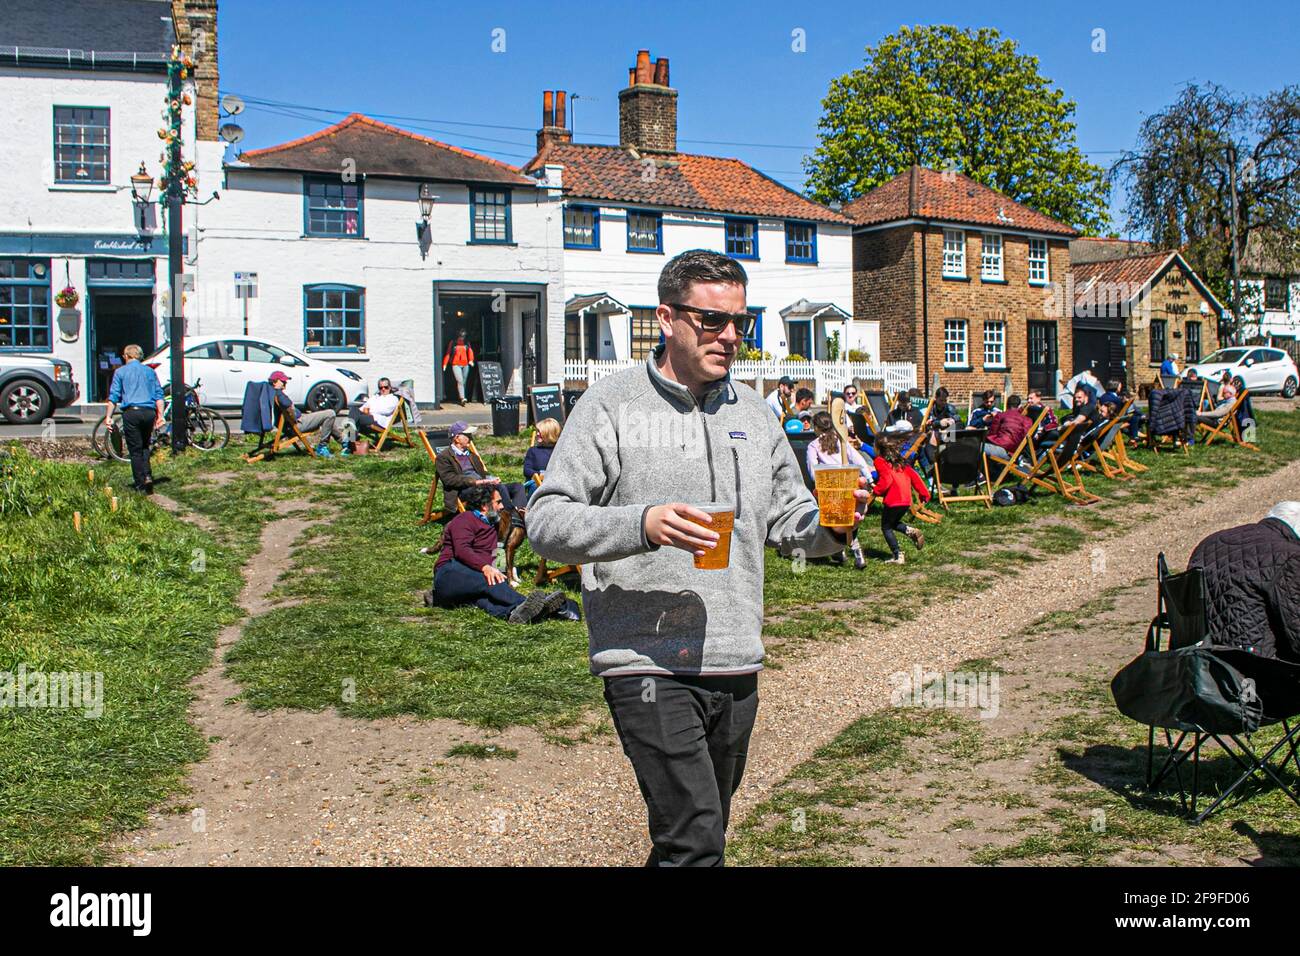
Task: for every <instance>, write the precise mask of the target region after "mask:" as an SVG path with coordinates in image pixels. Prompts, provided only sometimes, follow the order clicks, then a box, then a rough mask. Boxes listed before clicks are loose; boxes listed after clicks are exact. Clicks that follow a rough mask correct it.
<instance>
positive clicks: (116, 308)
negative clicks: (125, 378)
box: [87, 290, 158, 402]
mask: <svg viewBox="0 0 1300 956" xmlns="http://www.w3.org/2000/svg"><path fill="white" fill-rule="evenodd" d="M153 308H154V307H153V295H152V294H151V293H144V294H141V293H139V292H135V291H133V292H118V291H113V292H108V291H103V290H99V291H94V292H91V293H90V309H89V322H88V323H87V324H88V327H89V338H90V356H91V374H90V375H89V376H88V378H89V382H88V389H89V392H90V401H92V402H103V401H107V400H108V387H109V384H110V383H111V382H112V381H113V372H115V371H116V370H117V368H118V367H119V366H120V365H121V364H122V349H124V348H126V346H128V345H131V344H135V345H138V346H140V347H141V348H142V349H144V354H145V355H148V354H149V353H150V352H152V351H153V350H154V349H155V348H157V346H158V342H157V336H156V334H155V332H156V329H157V322H156V321H155V319H154V314H153Z"/></svg>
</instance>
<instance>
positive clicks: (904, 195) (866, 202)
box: [844, 166, 1078, 236]
mask: <svg viewBox="0 0 1300 956" xmlns="http://www.w3.org/2000/svg"><path fill="white" fill-rule="evenodd" d="M844 214H845V215H846V216H848V217H850V218H851V219H852V220H853V221H854V222H855V223H857V224H858V225H860V226H872V225H877V224H880V223H887V222H895V221H899V220H904V219H938V220H940V221H942V222H957V223H970V224H972V225H977V226H1000V227H1005V228H1008V229H1022V230H1025V231H1026V232H1045V233H1051V234H1053V235H1059V236H1075V235H1078V232H1077V231H1076V230H1075V229H1074V228H1072V227H1071V226H1067V225H1066V224H1065V223H1063V222H1058V221H1057V220H1055V219H1053V218H1052V217H1051V216H1045V215H1043V214H1042V213H1041V212H1038V211H1037V210H1034V209H1030V208H1029V207H1028V206H1025V205H1022V204H1021V203H1018V202H1016V201H1015V200H1014V199H1010V198H1008V197H1007V196H1004V195H1002V193H1000V192H998V191H997V190H996V189H990V188H989V187H988V186H983V185H981V184H980V183H977V182H975V180H973V179H971V178H970V177H969V176H963V175H962V174H961V173H953V174H952V175H948V174H947V173H939V172H935V171H934V170H933V169H926V168H925V167H924V166H913V167H911V168H910V169H908V170H907V172H904V173H899V174H898V175H897V176H895V177H894V178H893V179H891V180H890V181H889V182H887V183H883V184H882V185H880V186H877V187H876V188H875V189H873V190H871V191H870V192H867V193H863V194H862V195H861V196H859V197H858V198H857V199H855V200H853V201H852V202H851V203H849V204H848V205H847V206H845V207H844Z"/></svg>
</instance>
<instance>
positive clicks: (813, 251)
mask: <svg viewBox="0 0 1300 956" xmlns="http://www.w3.org/2000/svg"><path fill="white" fill-rule="evenodd" d="M785 261H786V262H804V263H809V264H811V265H816V264H817V223H815V222H796V221H794V220H792V219H787V220H786V223H785Z"/></svg>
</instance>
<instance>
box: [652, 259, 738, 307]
mask: <svg viewBox="0 0 1300 956" xmlns="http://www.w3.org/2000/svg"><path fill="white" fill-rule="evenodd" d="M697 282H730V283H732V284H734V285H738V286H740V287H741V288H744V287H746V286H748V285H749V276H747V275H746V274H745V269H744V267H743V266H742V265H741V264H740V263H739V262H737V261H736V260H735V259H732V258H731V257H730V256H724V255H723V254H722V253H720V252H714V251H713V250H711V249H687V250H686V251H685V252H683V253H681V254H680V255H676V256H673V257H672V258H671V259H669V260H668V264H667V265H665V266H664V268H663V271H662V272H660V273H659V301H660V302H661V303H667V302H681V301H682V300H683V299H685V298H686V297H687V296H689V295H690V294H691V286H693V285H695V283H697Z"/></svg>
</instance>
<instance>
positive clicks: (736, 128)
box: [220, 0, 1300, 229]
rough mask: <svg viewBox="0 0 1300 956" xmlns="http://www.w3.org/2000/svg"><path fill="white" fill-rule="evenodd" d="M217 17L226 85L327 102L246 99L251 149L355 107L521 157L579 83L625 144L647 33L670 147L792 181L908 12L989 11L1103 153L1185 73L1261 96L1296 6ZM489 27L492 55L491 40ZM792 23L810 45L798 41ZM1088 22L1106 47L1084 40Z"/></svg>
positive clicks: (511, 158) (633, 7)
mask: <svg viewBox="0 0 1300 956" xmlns="http://www.w3.org/2000/svg"><path fill="white" fill-rule="evenodd" d="M800 6H802V7H803V8H804V9H798V8H799V7H800ZM220 17H221V19H220V29H221V36H220V52H221V87H222V90H223V92H236V93H239V94H241V95H243V96H246V97H257V98H261V99H266V100H274V101H277V102H280V103H290V104H301V105H305V106H310V107H317V108H322V109H324V110H332V111H335V112H317V111H312V110H304V109H301V108H299V107H293V108H284V109H280V110H278V111H275V110H271V109H268V108H265V107H257V106H252V105H250V108H249V109H248V110H247V111H246V112H245V113H244V114H243V115H242V116H241V117H240V121H239V122H240V124H241V125H242V126H243V127H244V129H245V130H246V133H247V136H246V138H245V140H244V143H243V144H242V145H243V146H244V148H249V149H251V148H255V147H258V146H267V145H271V144H273V143H277V142H282V141H284V140H287V139H292V138H294V137H297V136H301V135H303V134H305V133H308V132H311V131H313V130H315V129H319V128H320V127H321V126H323V125H326V124H327V123H328V122H332V121H334V120H336V119H339V118H341V117H342V115H343V113H344V112H346V111H352V110H356V111H360V112H365V113H369V114H371V115H377V114H391V115H394V116H402V117H414V118H417V119H409V120H401V119H392V120H390V122H394V123H396V124H397V125H401V126H405V127H407V128H409V129H412V130H415V131H417V132H422V133H425V134H426V135H430V136H433V137H434V138H436V139H441V140H443V141H446V142H450V143H453V144H455V145H458V146H462V147H465V148H467V149H473V150H476V151H478V152H482V153H484V154H486V155H490V156H494V157H496V158H498V159H503V160H505V161H507V162H511V163H515V164H519V163H522V162H524V161H525V160H526V159H528V158H529V157H530V156H531V155H532V152H533V146H534V131H535V130H536V128H537V127H538V125H540V119H541V94H542V90H543V89H564V90H568V91H569V94H570V96H572V95H574V94H577V95H578V97H579V98H578V100H577V102H576V104H575V110H576V114H575V117H574V118H575V139H576V140H577V141H579V142H617V138H618V90H619V89H620V88H621V87H623V86H624V85H626V83H627V69H628V67H629V66H631V65H632V64H633V62H634V60H635V57H636V51H637V50H638V49H642V48H646V49H649V50H650V53H651V56H653V57H658V56H667V57H668V58H669V60H670V63H671V69H672V76H671V82H672V85H673V86H674V87H675V88H676V89H677V90H678V91H679V98H678V147H679V148H680V149H682V150H683V151H688V152H702V153H714V154H718V155H729V156H737V157H739V158H741V159H744V160H746V161H747V162H749V163H751V164H752V165H754V166H756V167H757V168H759V169H761V170H763V171H764V172H766V173H768V174H770V175H772V176H773V177H775V178H777V179H779V180H781V181H782V182H784V183H786V184H788V185H791V186H793V187H795V188H801V187H802V185H803V174H802V171H801V170H802V166H801V163H800V159H801V157H802V156H804V155H805V154H806V153H808V152H810V151H811V150H812V148H813V147H814V145H815V143H816V131H817V120H818V117H819V116H820V112H821V99H822V97H823V96H825V94H826V91H827V88H828V85H829V83H830V81H831V79H832V78H833V77H836V76H839V75H841V74H843V73H845V72H848V71H849V70H851V69H854V68H855V67H858V66H860V65H861V63H862V60H863V51H864V48H865V47H866V46H868V45H873V44H875V43H876V42H878V41H879V40H880V38H881V37H883V36H885V35H887V34H889V33H892V32H893V31H895V30H896V29H897V28H898V27H899V26H900V25H903V24H915V23H922V22H923V23H952V24H956V25H958V26H962V27H980V26H991V27H995V28H997V29H998V30H999V31H1001V33H1002V34H1003V36H1006V37H1009V38H1012V39H1014V40H1016V41H1017V42H1018V43H1019V44H1020V48H1021V51H1022V52H1024V53H1027V54H1030V55H1033V56H1036V57H1038V58H1039V61H1040V70H1041V72H1042V73H1043V74H1044V75H1045V76H1046V77H1048V78H1049V79H1050V80H1052V81H1053V82H1054V83H1055V84H1056V85H1057V86H1059V87H1060V88H1061V89H1063V90H1064V91H1065V94H1066V96H1067V97H1068V98H1070V99H1073V100H1074V101H1075V102H1076V103H1077V105H1078V111H1077V115H1076V120H1077V123H1078V130H1079V135H1078V140H1079V145H1080V146H1081V147H1082V148H1083V150H1084V151H1085V152H1087V153H1088V154H1089V155H1090V156H1091V158H1092V160H1093V161H1094V162H1097V163H1099V164H1101V165H1103V166H1105V165H1109V163H1110V162H1112V161H1113V160H1114V158H1115V156H1116V155H1117V153H1118V151H1121V150H1123V149H1126V148H1127V147H1129V146H1130V145H1131V144H1132V142H1133V138H1134V135H1135V134H1136V131H1137V128H1138V125H1139V124H1140V123H1141V121H1142V117H1143V116H1144V115H1145V114H1146V113H1149V112H1153V111H1155V110H1158V109H1160V108H1161V107H1162V106H1164V105H1166V104H1167V103H1169V102H1171V101H1172V100H1173V99H1174V98H1175V97H1176V96H1177V94H1178V90H1179V88H1180V87H1181V86H1182V84H1184V83H1186V82H1188V81H1197V82H1203V81H1210V80H1212V81H1215V82H1218V83H1221V84H1223V85H1224V86H1227V87H1229V88H1230V89H1234V90H1238V91H1242V92H1247V93H1263V92H1265V91H1267V90H1269V89H1274V88H1277V87H1280V86H1282V85H1283V84H1284V83H1286V82H1288V81H1290V82H1295V81H1296V79H1297V77H1300V70H1297V68H1296V59H1295V58H1296V53H1297V46H1296V41H1297V38H1298V37H1300V4H1295V3H1291V2H1287V3H1273V4H1268V3H1260V2H1253V0H1235V2H1231V3H1225V2H1223V0H1219V2H1209V0H1183V2H1179V3H1150V2H1147V3H1143V2H1137V0H1125V2H1113V0H1095V2H1092V3H1088V4H1082V3H1077V2H1075V3H1064V2H1057V0H1039V2H1037V3H1009V2H996V0H986V2H983V3H979V4H973V3H970V2H969V0H965V2H946V0H931V2H929V3H926V4H925V5H923V6H918V5H917V4H915V3H899V2H874V3H862V2H860V0H859V2H841V0H830V2H816V3H805V4H802V5H797V4H791V3H789V2H788V0H784V2H782V0H752V2H748V3H744V4H739V3H737V4H721V3H711V2H708V0H693V2H677V0H649V2H646V0H640V2H630V3H629V2H618V0H613V2H591V3H576V2H559V3H543V2H531V3H524V2H495V0H483V2H473V0H471V2H460V3H443V2H430V0H370V2H368V3H361V2H357V0H348V2H343V0H275V2H273V3H272V2H264V0H223V2H222V4H221V7H220ZM497 28H500V29H502V30H504V31H505V34H504V40H505V47H506V49H505V52H503V53H496V52H493V49H492V44H493V31H494V30H496V29H497ZM795 28H802V29H803V30H804V31H806V36H807V52H805V53H795V52H792V50H791V31H793V30H794V29H795ZM1096 28H1101V29H1104V30H1105V31H1106V52H1104V53H1094V52H1093V51H1092V44H1093V30H1094V29H1096ZM286 113H290V114H294V115H285V114H286ZM475 124H480V125H475ZM709 141H712V142H709ZM732 144H737V145H732ZM741 144H743V145H741ZM1114 206H1117V203H1113V207H1114ZM1113 211H1114V212H1115V213H1116V217H1115V219H1116V221H1115V225H1116V227H1117V228H1121V229H1122V227H1123V221H1122V218H1121V217H1120V215H1119V210H1118V208H1114V209H1113Z"/></svg>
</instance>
